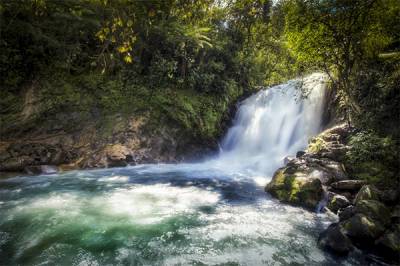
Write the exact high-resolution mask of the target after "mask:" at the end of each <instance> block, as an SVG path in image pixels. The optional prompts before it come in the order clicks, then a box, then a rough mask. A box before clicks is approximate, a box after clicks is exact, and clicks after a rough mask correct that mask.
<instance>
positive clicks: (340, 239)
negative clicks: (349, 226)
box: [318, 223, 353, 255]
mask: <svg viewBox="0 0 400 266" xmlns="http://www.w3.org/2000/svg"><path fill="white" fill-rule="evenodd" d="M318 246H319V247H321V248H323V249H326V250H329V251H332V252H334V253H336V254H338V255H347V254H348V253H349V252H350V251H351V250H352V249H353V245H352V243H351V240H350V239H349V238H348V237H347V236H346V235H345V234H344V232H343V228H342V227H341V225H340V224H338V223H335V224H331V225H330V226H329V227H328V228H327V229H326V230H324V231H323V232H322V233H321V234H320V235H319V237H318Z"/></svg>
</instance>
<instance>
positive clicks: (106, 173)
mask: <svg viewBox="0 0 400 266" xmlns="http://www.w3.org/2000/svg"><path fill="white" fill-rule="evenodd" d="M323 84H324V82H323V76H321V75H319V74H315V75H312V76H310V77H308V78H306V79H305V80H304V87H303V88H305V89H311V88H313V90H312V91H311V92H310V95H309V97H308V98H307V99H303V98H301V95H300V94H299V92H298V91H297V90H296V89H295V87H296V86H298V85H299V81H291V82H289V83H287V84H284V85H280V86H276V87H273V88H270V89H268V90H265V91H260V92H259V93H257V94H255V95H253V96H251V97H250V98H248V99H247V100H245V101H244V102H242V104H241V106H240V108H239V111H238V114H237V117H236V120H235V124H234V126H233V127H232V128H231V129H230V130H229V132H228V134H227V136H226V137H225V138H224V140H223V142H222V151H221V153H220V155H219V156H218V157H217V158H215V159H212V160H209V161H207V162H204V163H197V164H177V165H171V164H170V165H165V164H159V165H138V166H132V167H126V168H110V169H99V170H91V171H71V172H67V173H61V174H51V175H41V176H34V177H29V176H19V177H13V178H0V265H289V264H299V265H337V263H345V264H347V265H351V264H356V265H365V261H364V257H363V255H362V254H355V255H353V257H350V258H348V259H346V260H340V261H339V260H337V259H336V258H334V257H332V256H331V255H329V254H327V253H325V252H324V251H322V250H320V249H318V248H317V245H316V238H317V236H318V233H319V232H320V231H322V230H323V229H324V228H325V227H327V225H328V224H329V223H330V222H331V219H330V218H329V217H328V216H326V215H325V214H316V213H312V212H308V211H305V210H302V209H299V208H294V207H290V206H287V205H282V204H280V203H278V202H277V201H275V200H273V199H271V198H270V197H269V196H268V195H267V194H266V193H265V192H264V189H263V187H264V186H265V184H266V182H267V179H268V178H269V177H270V176H271V174H272V173H273V171H274V170H275V168H276V167H279V166H280V165H282V164H283V162H282V158H283V157H284V156H287V155H292V154H294V153H295V152H296V151H297V150H300V149H303V148H304V147H305V146H306V144H307V139H308V137H310V136H312V135H313V134H316V133H317V132H318V130H319V129H320V124H321V113H322V101H323V92H324V90H323V87H324V85H323ZM295 99H297V100H295ZM253 174H254V175H253ZM257 175H258V176H261V177H262V179H261V180H259V179H257V178H255V176H257ZM259 181H261V182H259ZM354 256H357V257H354Z"/></svg>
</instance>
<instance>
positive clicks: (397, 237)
mask: <svg viewBox="0 0 400 266" xmlns="http://www.w3.org/2000/svg"><path fill="white" fill-rule="evenodd" d="M375 244H376V245H377V248H378V249H379V251H380V252H381V253H383V254H384V255H386V257H389V258H390V259H391V260H393V261H395V262H399V261H400V224H396V225H395V226H394V227H393V228H391V229H389V230H387V231H386V232H385V233H384V234H383V236H381V237H380V238H379V239H378V240H376V242H375Z"/></svg>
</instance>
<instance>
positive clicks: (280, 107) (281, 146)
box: [210, 73, 327, 176]
mask: <svg viewBox="0 0 400 266" xmlns="http://www.w3.org/2000/svg"><path fill="white" fill-rule="evenodd" d="M326 82H327V78H326V76H325V75H324V74H321V73H315V74H312V75H310V76H308V77H306V78H304V79H297V80H292V81H289V82H288V83H285V84H282V85H278V86H275V87H272V88H269V89H265V90H261V91H259V92H258V93H256V94H255V95H253V96H251V97H249V98H247V99H246V100H245V101H243V102H242V103H241V104H240V106H239V109H238V112H237V114H236V117H235V120H234V125H233V127H232V128H230V129H229V131H228V133H227V135H226V136H225V138H224V139H223V141H222V145H221V152H220V154H219V156H218V158H217V159H216V160H215V161H212V162H210V163H211V165H212V164H214V166H215V167H217V168H220V169H229V171H232V170H233V171H240V172H242V171H247V172H249V173H255V174H260V175H267V176H271V175H272V173H273V172H274V171H275V170H276V169H277V168H279V167H280V166H282V164H283V159H284V158H285V157H286V156H293V155H295V154H296V152H297V151H299V150H303V149H304V148H305V147H306V146H307V141H308V139H309V138H310V137H312V136H314V135H316V134H317V133H318V132H319V131H320V130H321V120H322V113H323V107H324V95H325V90H326V89H325V88H326Z"/></svg>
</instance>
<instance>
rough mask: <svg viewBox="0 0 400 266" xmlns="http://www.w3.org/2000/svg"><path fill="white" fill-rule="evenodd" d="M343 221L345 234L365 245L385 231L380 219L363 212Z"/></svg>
mask: <svg viewBox="0 0 400 266" xmlns="http://www.w3.org/2000/svg"><path fill="white" fill-rule="evenodd" d="M341 223H342V225H343V228H344V232H345V234H346V235H347V236H349V237H350V238H351V239H353V240H355V241H356V242H358V243H359V244H360V245H363V246H366V245H370V244H371V243H373V241H374V240H375V239H376V238H378V237H379V236H381V235H382V234H383V232H384V231H385V227H384V226H383V225H382V224H381V223H380V222H379V221H377V220H375V219H372V218H371V217H368V216H366V215H365V214H362V213H356V214H355V215H353V216H352V217H350V218H349V219H348V220H345V221H343V222H341Z"/></svg>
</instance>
